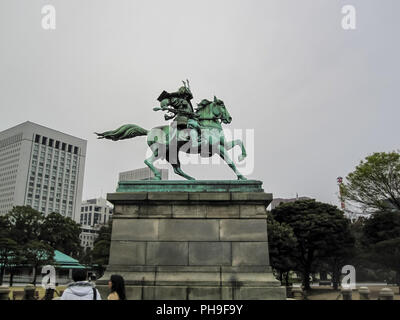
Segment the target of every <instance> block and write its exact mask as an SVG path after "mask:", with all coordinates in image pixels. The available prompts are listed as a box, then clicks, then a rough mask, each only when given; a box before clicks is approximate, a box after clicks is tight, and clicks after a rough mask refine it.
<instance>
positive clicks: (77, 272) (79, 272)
mask: <svg viewBox="0 0 400 320" xmlns="http://www.w3.org/2000/svg"><path fill="white" fill-rule="evenodd" d="M72 280H74V281H75V282H77V281H85V280H86V271H85V269H74V270H73V271H72Z"/></svg>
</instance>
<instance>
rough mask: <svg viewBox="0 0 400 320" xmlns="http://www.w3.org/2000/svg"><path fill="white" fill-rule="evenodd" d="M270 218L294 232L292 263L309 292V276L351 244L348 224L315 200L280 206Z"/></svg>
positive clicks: (332, 208)
mask: <svg viewBox="0 0 400 320" xmlns="http://www.w3.org/2000/svg"><path fill="white" fill-rule="evenodd" d="M271 214H272V216H273V218H274V219H275V220H276V221H277V222H279V223H280V224H282V225H283V226H285V225H287V226H289V227H290V228H291V229H292V230H293V235H294V237H295V239H296V245H295V247H294V250H292V252H293V256H292V259H293V261H294V263H295V265H296V267H295V271H298V272H300V273H301V274H302V275H303V284H304V286H305V289H307V290H308V289H310V283H309V277H310V274H311V273H314V272H316V271H317V270H318V269H319V267H320V265H321V263H322V262H323V261H326V259H327V258H331V257H338V256H340V255H341V254H342V252H343V249H344V248H346V247H351V246H352V245H353V243H354V240H352V238H351V236H350V229H349V225H350V220H349V219H347V218H346V217H345V216H344V214H343V212H342V211H340V210H339V209H338V208H337V207H335V206H332V205H330V204H326V203H321V202H318V201H315V200H301V201H295V202H290V203H284V204H281V205H279V206H278V207H276V208H275V209H273V210H272V211H271ZM272 246H273V245H272ZM324 259H325V260H324Z"/></svg>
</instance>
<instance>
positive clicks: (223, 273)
mask: <svg viewBox="0 0 400 320" xmlns="http://www.w3.org/2000/svg"><path fill="white" fill-rule="evenodd" d="M146 186H147V187H146ZM171 186H172V187H171ZM146 188H147V189H146ZM171 188H172V190H177V189H178V190H179V191H171ZM121 189H123V190H124V191H123V192H117V193H112V194H108V195H107V199H108V200H109V201H110V202H112V203H113V204H114V215H113V230H112V240H111V249H110V259H109V265H108V266H107V269H106V272H105V274H104V276H103V277H102V278H101V279H99V280H98V281H96V284H97V287H98V289H99V290H100V292H101V294H102V297H103V298H106V296H107V294H108V287H107V283H108V280H109V279H110V276H111V275H112V274H120V275H121V276H123V277H124V279H125V285H126V293H127V298H128V299H135V300H136V299H139V300H141V299H143V300H148V299H149V300H152V299H157V300H158V299H168V300H171V299H180V300H181V299H182V300H195V299H201V300H204V299H218V300H221V299H222V300H235V299H285V298H286V290H285V287H282V286H280V283H279V281H277V280H276V279H275V277H274V276H273V274H272V271H271V267H270V266H269V254H268V236H267V221H266V206H267V205H268V204H269V203H270V202H271V201H272V195H271V194H268V193H265V192H263V190H262V188H261V182H260V181H224V182H220V181H218V182H217V181H216V182H215V183H213V182H212V181H203V182H202V181H195V182H194V183H193V182H192V181H190V182H189V181H172V182H171V181H143V182H142V183H140V182H138V181H135V182H132V185H131V186H129V183H127V182H124V183H123V188H122V186H121V185H120V186H119V190H121ZM134 190H140V192H134ZM146 190H151V191H149V192H146ZM157 190H158V191H157ZM185 190H186V191H185ZM200 190H201V191H200Z"/></svg>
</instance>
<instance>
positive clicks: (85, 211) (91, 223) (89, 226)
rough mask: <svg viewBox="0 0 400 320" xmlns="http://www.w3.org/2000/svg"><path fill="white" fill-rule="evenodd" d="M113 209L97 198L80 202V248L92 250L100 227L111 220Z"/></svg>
mask: <svg viewBox="0 0 400 320" xmlns="http://www.w3.org/2000/svg"><path fill="white" fill-rule="evenodd" d="M112 213H113V209H112V207H111V205H110V204H109V203H108V202H107V200H106V199H103V198H97V199H90V200H86V201H83V202H82V205H81V211H80V220H79V222H80V224H81V234H80V238H81V246H82V247H84V248H85V250H86V249H87V248H91V249H93V244H94V240H96V238H97V236H98V234H99V230H100V228H101V226H103V225H106V224H107V223H108V221H109V220H110V219H112Z"/></svg>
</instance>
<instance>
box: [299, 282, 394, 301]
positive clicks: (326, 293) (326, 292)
mask: <svg viewBox="0 0 400 320" xmlns="http://www.w3.org/2000/svg"><path fill="white" fill-rule="evenodd" d="M367 287H368V288H369V290H370V299H371V300H377V299H378V295H379V291H380V290H381V289H382V288H385V287H389V288H390V289H392V290H393V292H394V294H395V295H394V300H400V294H399V287H394V286H382V285H379V286H367ZM357 288H358V287H357ZM352 298H353V300H360V295H359V293H358V291H357V290H353V295H352ZM307 299H308V300H343V297H342V295H341V294H340V290H337V291H336V290H333V288H332V287H328V286H321V287H314V288H312V290H311V292H310V293H309V295H308V297H307Z"/></svg>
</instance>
